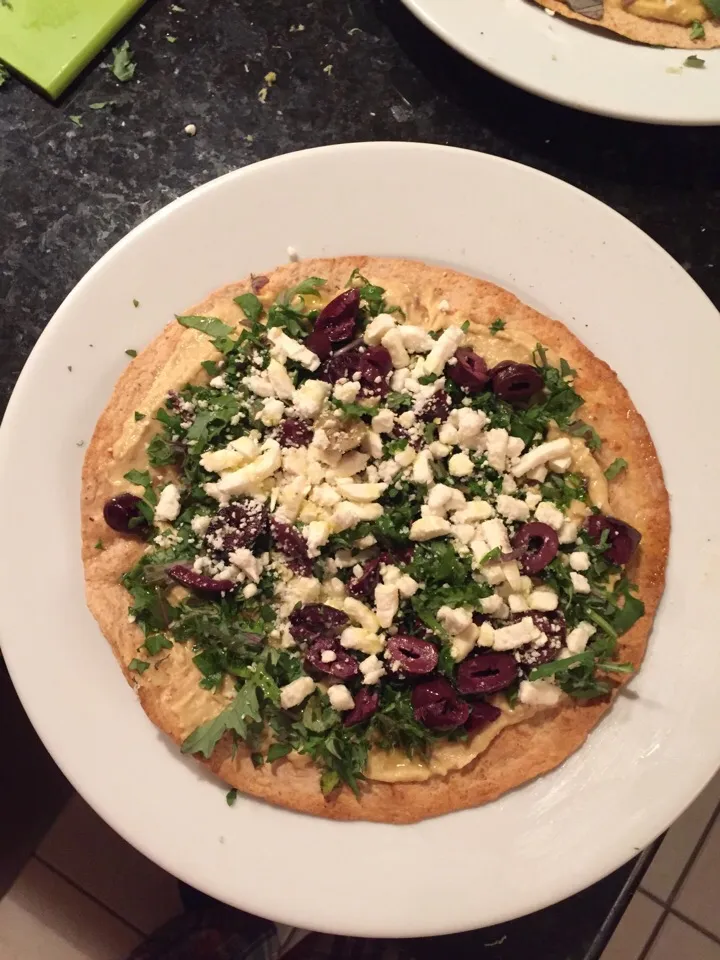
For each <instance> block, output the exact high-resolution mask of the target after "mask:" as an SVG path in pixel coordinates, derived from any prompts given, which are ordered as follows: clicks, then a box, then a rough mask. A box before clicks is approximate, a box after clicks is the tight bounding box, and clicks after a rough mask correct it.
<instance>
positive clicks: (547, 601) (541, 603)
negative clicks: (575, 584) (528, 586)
mask: <svg viewBox="0 0 720 960" xmlns="http://www.w3.org/2000/svg"><path fill="white" fill-rule="evenodd" d="M529 602H530V609H531V610H557V605H558V595H557V594H556V593H555V591H554V590H551V589H550V587H535V589H534V590H533V591H532V593H531V594H530V597H529Z"/></svg>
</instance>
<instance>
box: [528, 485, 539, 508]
mask: <svg viewBox="0 0 720 960" xmlns="http://www.w3.org/2000/svg"><path fill="white" fill-rule="evenodd" d="M541 500H542V494H541V493H536V492H535V491H534V490H528V492H527V493H526V494H525V503H526V504H527V505H528V506H529V507H530V509H531V510H534V509H535V507H536V506H537V505H538V504H539V503H540V501H541Z"/></svg>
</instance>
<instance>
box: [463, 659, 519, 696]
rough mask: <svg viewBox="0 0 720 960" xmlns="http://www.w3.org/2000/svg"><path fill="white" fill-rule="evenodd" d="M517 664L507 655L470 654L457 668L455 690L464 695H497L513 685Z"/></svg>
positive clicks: (515, 678) (516, 674)
mask: <svg viewBox="0 0 720 960" xmlns="http://www.w3.org/2000/svg"><path fill="white" fill-rule="evenodd" d="M517 677H518V668H517V663H516V662H515V660H514V658H513V657H512V656H511V655H510V654H509V653H471V654H470V656H469V657H467V659H465V660H463V662H462V663H461V664H460V665H459V667H458V668H457V681H456V682H457V688H458V690H459V691H460V693H464V694H471V693H473V694H483V695H484V696H486V695H487V694H489V693H497V691H498V690H504V689H505V687H509V686H510V684H511V683H514V682H515V680H517Z"/></svg>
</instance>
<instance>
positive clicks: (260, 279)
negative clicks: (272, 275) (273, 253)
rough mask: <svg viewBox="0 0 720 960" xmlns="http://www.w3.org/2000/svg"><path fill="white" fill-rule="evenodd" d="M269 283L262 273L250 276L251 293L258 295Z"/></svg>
mask: <svg viewBox="0 0 720 960" xmlns="http://www.w3.org/2000/svg"><path fill="white" fill-rule="evenodd" d="M269 283H270V280H269V278H268V277H266V276H265V275H264V274H262V273H251V274H250V289H251V290H252V292H253V293H260V291H261V290H262V288H263V287H266V286H267V285H268V284H269Z"/></svg>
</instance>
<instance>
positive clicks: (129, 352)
mask: <svg viewBox="0 0 720 960" xmlns="http://www.w3.org/2000/svg"><path fill="white" fill-rule="evenodd" d="M125 353H126V354H127V355H128V356H129V357H136V356H137V350H126V351H125Z"/></svg>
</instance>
